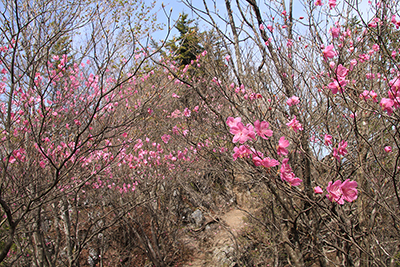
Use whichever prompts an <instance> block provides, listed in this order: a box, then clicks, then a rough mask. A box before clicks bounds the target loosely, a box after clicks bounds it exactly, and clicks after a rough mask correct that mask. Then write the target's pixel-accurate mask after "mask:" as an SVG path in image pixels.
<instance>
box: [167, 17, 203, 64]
mask: <svg viewBox="0 0 400 267" xmlns="http://www.w3.org/2000/svg"><path fill="white" fill-rule="evenodd" d="M193 22H194V20H188V14H185V13H183V14H181V16H180V18H179V20H178V21H177V23H176V26H175V28H176V29H177V30H178V31H179V34H180V35H179V37H178V38H176V37H174V38H173V39H172V40H170V41H169V42H168V44H167V47H168V48H170V49H171V50H172V51H173V52H174V54H175V57H174V60H175V61H176V62H177V63H178V65H179V66H185V65H188V64H190V62H191V61H192V60H196V56H197V55H199V54H200V53H201V52H202V51H203V49H204V48H203V47H202V46H201V45H200V33H199V32H198V27H197V26H191V25H192V23H193Z"/></svg>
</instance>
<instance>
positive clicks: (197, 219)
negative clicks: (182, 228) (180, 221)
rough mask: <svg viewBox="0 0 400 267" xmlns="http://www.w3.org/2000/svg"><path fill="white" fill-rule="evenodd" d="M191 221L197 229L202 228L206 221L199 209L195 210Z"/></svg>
mask: <svg viewBox="0 0 400 267" xmlns="http://www.w3.org/2000/svg"><path fill="white" fill-rule="evenodd" d="M190 219H191V221H192V222H193V223H194V224H195V225H196V227H201V226H202V225H203V223H204V221H205V218H204V215H203V213H202V212H201V210H199V209H197V210H195V211H194V212H193V213H192V214H191V215H190Z"/></svg>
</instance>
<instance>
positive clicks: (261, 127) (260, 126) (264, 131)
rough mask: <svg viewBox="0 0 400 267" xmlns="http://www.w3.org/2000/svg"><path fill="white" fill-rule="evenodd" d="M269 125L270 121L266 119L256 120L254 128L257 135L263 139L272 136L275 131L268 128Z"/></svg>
mask: <svg viewBox="0 0 400 267" xmlns="http://www.w3.org/2000/svg"><path fill="white" fill-rule="evenodd" d="M268 127H269V123H268V122H266V121H262V122H260V121H259V120H256V121H255V122H254V128H256V133H257V135H258V136H260V137H261V138H263V139H268V137H267V136H269V137H271V136H272V134H273V131H272V130H270V129H268Z"/></svg>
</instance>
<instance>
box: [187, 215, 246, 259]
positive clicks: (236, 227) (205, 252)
mask: <svg viewBox="0 0 400 267" xmlns="http://www.w3.org/2000/svg"><path fill="white" fill-rule="evenodd" d="M245 216H246V213H245V212H243V211H241V210H239V209H237V208H233V209H231V210H230V211H228V212H227V213H225V214H223V215H222V216H221V217H220V220H219V222H218V223H213V224H210V225H209V227H206V229H205V230H204V231H203V232H202V233H198V236H197V237H194V239H192V238H191V239H190V240H187V241H186V242H190V243H192V242H194V243H192V244H190V246H191V247H192V248H193V249H194V250H195V251H194V254H193V258H192V260H191V261H190V262H189V263H186V264H185V265H184V266H192V267H193V266H194V267H201V266H230V263H231V261H233V260H234V254H235V250H236V246H237V243H236V241H235V237H236V236H237V234H238V233H240V231H241V229H242V227H243V226H244V221H243V219H244V217H245ZM215 264H217V265H215Z"/></svg>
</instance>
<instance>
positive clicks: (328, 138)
mask: <svg viewBox="0 0 400 267" xmlns="http://www.w3.org/2000/svg"><path fill="white" fill-rule="evenodd" d="M324 141H325V145H326V146H329V145H332V135H330V134H325V136H324Z"/></svg>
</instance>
